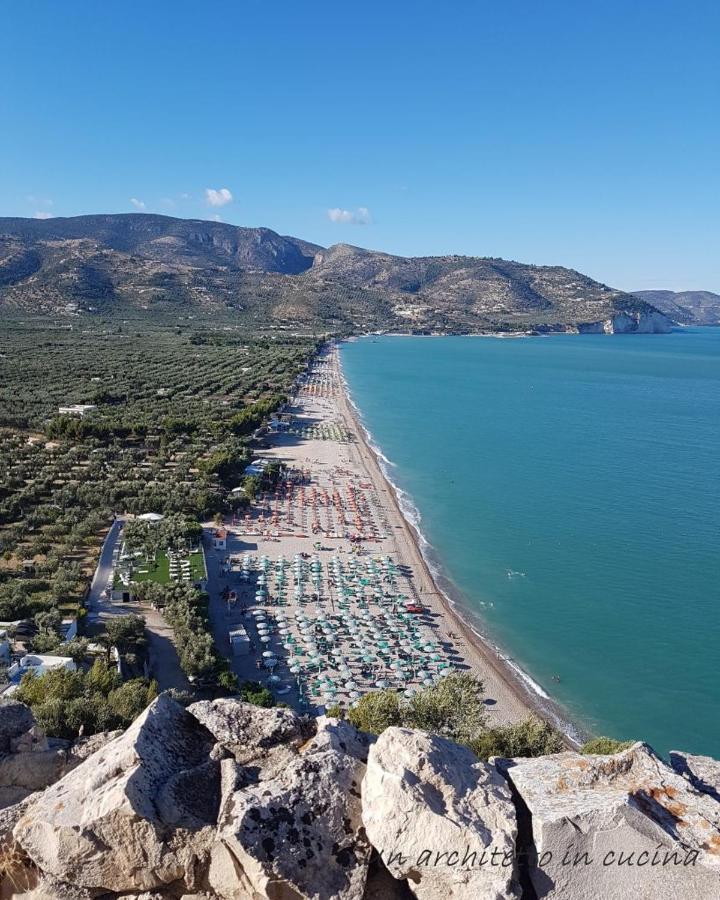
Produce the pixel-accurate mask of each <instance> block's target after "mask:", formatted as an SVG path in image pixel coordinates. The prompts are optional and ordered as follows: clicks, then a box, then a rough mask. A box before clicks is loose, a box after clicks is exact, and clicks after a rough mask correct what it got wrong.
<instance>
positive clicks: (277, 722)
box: [0, 695, 720, 900]
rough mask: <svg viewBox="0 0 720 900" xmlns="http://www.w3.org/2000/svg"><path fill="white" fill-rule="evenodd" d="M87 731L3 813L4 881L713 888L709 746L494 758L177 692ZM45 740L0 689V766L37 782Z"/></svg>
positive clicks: (145, 897) (77, 897)
mask: <svg viewBox="0 0 720 900" xmlns="http://www.w3.org/2000/svg"><path fill="white" fill-rule="evenodd" d="M95 740H97V741H98V742H99V743H98V747H97V749H95V751H94V752H93V753H92V754H91V755H89V756H87V758H85V759H84V760H82V761H73V763H72V765H69V766H68V765H65V766H64V767H61V768H60V769H59V770H58V771H57V772H56V773H54V774H53V773H52V772H50V771H49V770H47V772H46V778H45V780H46V783H47V787H45V786H44V785H41V784H40V783H39V782H40V780H41V779H40V778H39V777H35V778H34V781H33V784H32V786H31V787H30V788H29V789H30V790H34V792H33V793H29V794H28V795H27V796H25V797H23V798H21V799H19V800H16V802H15V803H14V804H13V805H11V806H8V807H6V808H5V809H2V810H0V848H1V849H0V896H1V897H3V898H12V897H17V898H21V897H23V898H27V900H89V898H105V900H111V898H116V900H119V898H124V900H163V898H185V900H208V898H209V900H262V898H267V900H302V898H308V900H309V898H313V900H363V898H365V900H391V898H412V897H417V898H426V900H445V898H456V900H465V898H467V900H471V898H472V900H478V898H498V900H499V898H510V900H513V898H535V897H538V898H543V897H548V898H550V897H552V898H555V900H565V898H567V900H578V898H583V897H587V898H590V897H593V898H595V897H597V898H603V900H615V898H617V900H620V898H626V897H647V898H650V897H652V898H658V900H663V898H664V900H669V898H672V900H685V898H687V900H690V898H692V900H705V898H707V900H710V898H712V900H715V898H717V897H718V896H720V763H718V762H716V761H715V760H712V759H709V758H705V757H692V756H687V755H685V754H681V753H676V754H673V755H672V757H671V759H672V766H668V765H666V764H665V763H664V762H663V761H662V760H661V759H659V758H658V757H657V756H656V755H655V754H654V753H653V751H652V750H651V749H650V747H648V746H647V745H646V744H642V743H637V744H634V745H633V746H631V747H630V748H629V749H627V750H624V751H622V752H620V753H617V754H615V755H613V756H587V755H586V756H582V755H580V754H578V753H574V752H566V753H560V754H557V755H554V756H546V757H539V758H536V759H503V760H499V759H496V760H494V761H491V762H489V763H485V762H481V761H479V760H478V759H477V758H476V757H475V756H474V755H473V754H472V753H471V752H470V751H469V750H467V749H465V748H463V747H460V746H458V745H456V744H453V743H450V742H449V741H447V740H445V739H443V738H441V737H437V736H432V735H429V734H427V733H425V732H421V731H412V730H409V729H403V728H388V729H386V730H385V731H384V732H383V733H382V735H381V736H380V737H379V738H373V737H370V736H368V735H364V734H362V733H359V732H357V731H356V730H355V729H354V728H353V727H352V726H350V725H349V724H347V723H346V722H343V721H339V720H335V719H327V718H320V719H317V720H314V719H303V718H299V717H298V716H297V715H296V714H295V713H293V712H291V711H290V710H286V709H277V708H276V709H260V708H258V707H254V706H250V705H247V704H244V703H242V702H240V701H237V700H233V699H225V700H213V701H202V702H198V703H194V704H192V705H191V706H189V707H188V708H187V709H185V708H183V707H182V706H180V705H178V704H177V703H176V702H175V701H173V700H172V699H170V697H169V696H167V695H161V696H160V697H159V698H158V699H157V700H156V701H154V703H153V704H152V705H151V706H150V707H149V708H148V709H147V710H146V711H145V712H144V713H143V714H142V715H141V716H140V718H138V719H137V720H136V721H135V722H134V724H133V725H132V726H131V727H130V728H129V729H128V730H127V731H126V732H124V733H121V734H120V735H118V736H115V737H112V736H107V738H106V739H104V740H103V739H101V738H99V737H96V738H95ZM47 752H48V749H47V747H46V746H45V745H44V744H43V741H42V736H41V735H39V734H38V732H37V729H36V727H34V726H33V724H32V720H31V717H30V715H29V712H28V711H27V710H26V709H25V708H24V707H22V706H21V705H20V704H16V703H15V704H14V703H12V702H10V703H6V704H3V705H0V753H2V754H4V755H2V758H0V779H2V780H3V782H13V781H14V782H15V783H18V782H22V783H23V785H24V788H23V790H24V791H25V792H27V790H28V784H27V782H28V779H30V776H29V774H28V773H30V772H31V771H32V770H33V769H34V768H35V764H34V757H35V758H38V759H39V758H40V756H41V755H42V754H46V753H47ZM72 752H73V751H72V748H66V750H65V753H66V762H67V758H68V754H69V755H72ZM55 779H57V780H55ZM43 787H44V790H43V789H42V788H43Z"/></svg>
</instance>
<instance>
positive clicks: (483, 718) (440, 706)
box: [403, 672, 487, 744]
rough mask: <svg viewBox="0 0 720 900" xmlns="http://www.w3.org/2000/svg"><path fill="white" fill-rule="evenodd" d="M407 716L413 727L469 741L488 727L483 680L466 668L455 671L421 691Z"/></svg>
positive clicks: (406, 713) (410, 703) (453, 738)
mask: <svg viewBox="0 0 720 900" xmlns="http://www.w3.org/2000/svg"><path fill="white" fill-rule="evenodd" d="M403 718H404V720H405V722H406V724H408V725H409V726H410V727H412V728H420V729H422V730H423V731H430V732H432V733H433V734H440V735H442V736H443V737H447V738H449V739H450V740H452V741H456V742H457V743H459V744H467V743H468V742H469V741H472V740H473V739H474V738H475V737H477V735H478V734H479V733H480V732H481V731H482V730H483V728H485V727H486V723H487V715H486V713H485V707H484V706H483V683H482V681H480V680H479V679H477V678H475V677H474V676H473V675H470V674H468V673H466V672H453V674H452V675H448V676H446V677H445V678H443V679H441V680H440V681H438V683H437V684H434V685H433V686H432V687H429V688H426V689H425V690H423V691H418V693H417V694H415V696H414V697H413V698H412V699H411V700H410V702H409V704H408V706H407V709H406V711H405V714H404V716H403Z"/></svg>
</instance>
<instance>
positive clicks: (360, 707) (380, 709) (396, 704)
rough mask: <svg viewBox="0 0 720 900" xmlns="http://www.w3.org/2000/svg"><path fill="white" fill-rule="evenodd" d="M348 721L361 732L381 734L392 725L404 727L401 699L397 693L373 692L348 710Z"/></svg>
mask: <svg viewBox="0 0 720 900" xmlns="http://www.w3.org/2000/svg"><path fill="white" fill-rule="evenodd" d="M347 717H348V721H349V722H351V723H352V724H353V725H354V726H355V727H356V728H358V729H359V730H360V731H368V732H370V734H381V733H382V732H383V731H385V729H386V728H390V727H391V726H392V725H402V724H403V716H402V710H401V707H400V699H399V697H398V695H397V693H396V692H395V691H389V690H388V691H372V692H371V693H369V694H365V695H364V696H362V697H361V698H360V699H359V700H358V702H357V704H356V705H355V706H353V707H352V708H351V709H350V710H348V714H347Z"/></svg>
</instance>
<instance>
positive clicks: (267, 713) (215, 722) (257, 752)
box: [188, 697, 310, 765]
mask: <svg viewBox="0 0 720 900" xmlns="http://www.w3.org/2000/svg"><path fill="white" fill-rule="evenodd" d="M188 712H189V713H191V714H192V715H193V716H195V718H196V719H197V720H198V722H201V723H202V724H203V725H204V726H205V728H207V730H208V731H209V732H210V733H211V734H212V735H213V737H214V738H215V740H216V741H217V742H218V743H219V744H221V745H222V747H224V748H225V749H226V750H227V751H228V752H230V753H232V754H233V756H234V757H235V759H236V761H237V762H238V763H240V764H241V765H248V764H250V763H252V762H256V761H259V760H263V759H265V758H267V757H268V756H269V755H271V753H272V751H273V750H275V748H277V747H280V746H283V747H294V748H297V747H299V746H300V744H301V743H302V742H303V740H305V738H306V737H307V736H308V734H309V733H310V732H309V729H308V725H307V723H306V722H305V721H304V720H303V719H301V718H300V716H298V715H297V714H296V713H294V712H293V711H292V710H290V709H283V708H277V707H274V708H272V709H265V708H263V707H260V706H253V705H252V704H251V703H244V702H243V701H242V700H235V699H233V698H231V697H230V698H222V699H219V700H201V701H200V702H199V703H193V704H192V705H191V706H189V707H188Z"/></svg>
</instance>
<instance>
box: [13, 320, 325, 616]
mask: <svg viewBox="0 0 720 900" xmlns="http://www.w3.org/2000/svg"><path fill="white" fill-rule="evenodd" d="M315 345H316V342H315V341H314V340H312V339H308V338H295V337H291V336H273V335H270V336H267V335H264V334H262V333H260V332H258V331H257V330H256V329H253V330H252V331H248V330H243V329H241V328H238V327H234V328H233V327H231V326H227V325H226V324H224V323H223V324H222V326H221V327H220V326H219V327H218V328H217V329H211V328H209V326H208V325H207V324H205V325H204V326H203V328H202V329H199V328H198V327H197V326H196V325H195V324H194V323H193V322H192V321H191V320H189V321H185V322H184V323H183V324H182V325H181V326H170V325H168V324H162V323H158V322H157V321H154V320H146V319H140V320H136V321H129V322H123V323H118V322H115V323H109V322H105V321H103V320H97V321H93V322H82V323H77V324H73V325H72V326H69V325H67V324H65V323H63V322H62V321H60V322H58V321H53V320H33V319H24V320H20V319H14V318H12V317H10V318H5V319H4V321H3V323H2V325H0V471H2V473H3V478H2V482H1V483H0V621H2V620H13V619H18V618H24V617H32V616H34V615H36V614H38V613H42V612H47V611H52V610H58V611H59V612H60V613H62V614H64V615H69V614H73V613H75V612H76V611H77V609H78V607H79V606H80V605H81V603H82V599H83V596H84V592H85V590H86V586H87V582H88V577H89V575H90V574H91V572H92V569H93V567H94V563H95V558H96V554H97V548H98V546H99V543H100V540H101V538H102V536H103V533H104V530H105V529H106V528H107V526H108V525H109V523H110V522H111V521H112V517H113V513H143V512H148V511H153V512H159V513H162V514H165V515H168V516H173V515H175V517H176V518H174V519H173V521H179V520H180V519H181V518H182V520H183V521H191V522H192V521H197V520H198V519H200V518H207V517H211V516H212V515H213V514H215V513H217V512H218V511H222V510H223V509H224V507H225V504H226V498H227V490H228V488H230V487H233V486H235V485H236V484H237V483H239V482H240V479H241V475H242V470H243V468H244V466H245V465H246V463H247V461H248V460H249V458H250V453H249V450H248V446H247V445H248V439H249V436H250V434H251V433H252V431H254V429H255V428H256V427H257V425H258V424H260V422H261V421H262V419H263V418H264V417H266V416H267V414H268V412H269V411H271V410H272V409H273V408H275V407H276V406H277V405H278V404H279V403H281V402H282V400H283V399H284V397H285V396H286V394H287V391H288V390H289V388H290V387H291V385H292V382H293V380H294V379H295V377H296V376H297V375H298V373H299V372H300V371H302V369H303V367H304V365H305V363H306V361H307V358H308V356H309V355H310V354H311V353H312V352H313V350H314V347H315ZM73 404H93V405H95V406H97V409H96V410H95V411H92V412H90V413H89V414H87V415H86V416H84V417H82V418H80V417H78V416H71V415H59V414H58V408H59V407H60V406H65V405H73Z"/></svg>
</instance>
